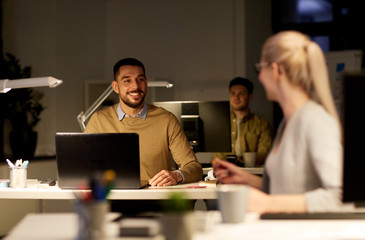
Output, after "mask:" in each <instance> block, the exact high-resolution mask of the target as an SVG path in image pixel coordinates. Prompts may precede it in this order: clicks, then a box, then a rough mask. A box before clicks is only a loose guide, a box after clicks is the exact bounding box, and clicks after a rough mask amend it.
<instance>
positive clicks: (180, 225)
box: [160, 192, 194, 240]
mask: <svg viewBox="0 0 365 240" xmlns="http://www.w3.org/2000/svg"><path fill="white" fill-rule="evenodd" d="M191 203H192V202H191V201H190V200H188V199H186V197H185V195H184V194H183V193H181V192H173V193H171V194H170V196H169V198H168V199H167V200H165V201H164V205H163V206H164V214H163V215H162V216H161V218H160V221H161V225H162V231H163V234H164V236H165V238H166V240H190V239H191V238H192V236H193V232H194V215H193V211H192V210H193V206H192V204H191Z"/></svg>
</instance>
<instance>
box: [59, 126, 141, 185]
mask: <svg viewBox="0 0 365 240" xmlns="http://www.w3.org/2000/svg"><path fill="white" fill-rule="evenodd" d="M56 160H57V172H58V186H59V187H60V188H65V189H77V188H80V186H81V185H82V184H84V185H85V184H88V182H89V180H90V177H91V176H92V174H94V173H96V172H103V171H105V170H108V169H112V170H114V171H115V172H116V175H117V176H116V180H115V186H114V188H120V189H138V188H141V180H140V163H139V137H138V134H136V133H57V134H56Z"/></svg>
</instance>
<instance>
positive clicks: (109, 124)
mask: <svg viewBox="0 0 365 240" xmlns="http://www.w3.org/2000/svg"><path fill="white" fill-rule="evenodd" d="M117 106H118V104H116V105H114V106H111V107H109V108H107V109H104V110H100V111H97V112H96V113H94V114H93V116H92V117H91V118H90V121H89V122H88V124H87V126H86V129H85V133H104V132H105V133H113V132H126V133H132V132H133V133H138V134H139V147H140V150H139V151H140V164H141V184H142V185H144V184H146V183H147V181H148V180H149V179H151V178H152V177H153V176H154V175H155V174H157V173H158V172H160V171H161V170H163V169H166V170H171V167H172V166H171V161H170V151H171V154H172V157H173V159H174V161H175V162H176V164H177V165H178V167H179V170H180V171H181V172H182V173H183V175H184V178H185V181H184V183H189V182H196V181H200V180H201V179H202V175H203V171H202V167H201V165H200V163H199V162H198V161H197V159H196V157H195V154H194V152H193V150H192V149H191V146H190V144H189V143H188V141H187V139H186V136H185V134H184V132H183V130H182V128H181V125H180V124H179V122H178V120H177V119H176V117H175V115H173V114H172V113H170V112H168V111H166V110H165V109H163V108H159V107H155V106H153V105H148V112H147V117H146V119H145V120H143V119H142V118H141V117H135V118H128V117H124V118H123V119H122V120H121V121H120V120H119V119H118V114H117ZM115 147H118V143H115ZM120 154H121V155H123V153H120Z"/></svg>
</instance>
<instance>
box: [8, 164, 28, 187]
mask: <svg viewBox="0 0 365 240" xmlns="http://www.w3.org/2000/svg"><path fill="white" fill-rule="evenodd" d="M10 187H11V188H25V187H27V168H23V167H14V168H10Z"/></svg>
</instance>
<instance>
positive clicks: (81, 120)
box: [77, 81, 173, 131]
mask: <svg viewBox="0 0 365 240" xmlns="http://www.w3.org/2000/svg"><path fill="white" fill-rule="evenodd" d="M172 86H173V84H171V83H169V82H167V81H150V82H148V87H166V88H171V87H172ZM112 92H113V87H112V85H111V84H110V85H109V87H108V88H107V89H106V90H105V91H104V92H103V93H102V94H101V95H100V97H99V98H98V99H96V101H95V102H94V103H93V104H92V105H91V106H90V107H89V108H88V109H87V110H86V111H85V112H83V111H81V112H80V114H79V115H78V116H77V121H78V122H79V124H80V127H81V130H82V131H84V130H85V127H86V125H85V122H86V120H87V119H88V118H89V117H90V116H91V115H92V114H93V113H94V112H95V111H96V109H97V108H98V107H99V106H100V104H102V102H104V100H105V99H106V98H107V97H108V96H109V95H110V94H111V93H112Z"/></svg>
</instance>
